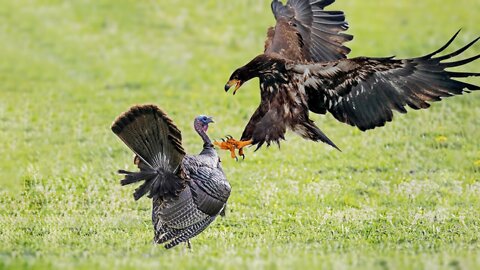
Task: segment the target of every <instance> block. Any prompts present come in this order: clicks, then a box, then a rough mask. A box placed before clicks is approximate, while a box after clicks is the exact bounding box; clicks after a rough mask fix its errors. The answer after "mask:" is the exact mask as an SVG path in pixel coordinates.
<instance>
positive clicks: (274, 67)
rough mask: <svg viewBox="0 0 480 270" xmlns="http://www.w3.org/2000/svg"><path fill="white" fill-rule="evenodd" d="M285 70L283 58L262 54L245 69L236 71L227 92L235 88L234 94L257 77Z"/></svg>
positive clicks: (227, 86) (231, 77) (229, 82)
mask: <svg viewBox="0 0 480 270" xmlns="http://www.w3.org/2000/svg"><path fill="white" fill-rule="evenodd" d="M284 69H285V60H284V59H281V58H276V57H272V56H271V55H266V54H261V55H259V56H257V57H255V58H253V60H252V61H250V62H248V63H247V64H246V65H244V66H243V67H240V68H238V69H237V70H235V71H234V72H233V73H232V75H231V76H230V79H229V80H228V82H227V84H226V85H225V92H227V91H228V90H229V89H230V88H232V87H233V86H235V90H234V91H233V94H234V95H235V93H236V92H237V90H238V88H240V87H241V86H242V85H243V84H244V83H245V82H247V81H249V80H250V79H253V78H255V77H261V76H267V75H268V74H272V73H276V72H280V71H281V70H284Z"/></svg>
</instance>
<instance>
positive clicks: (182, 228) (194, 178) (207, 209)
mask: <svg viewBox="0 0 480 270" xmlns="http://www.w3.org/2000/svg"><path fill="white" fill-rule="evenodd" d="M211 122H213V120H212V119H211V118H209V117H206V116H199V117H197V118H196V119H195V122H194V127H195V130H196V131H197V133H198V134H199V135H200V137H201V138H202V140H203V150H202V152H201V153H200V154H199V155H187V154H186V153H185V151H184V150H183V147H182V144H181V142H182V137H181V132H180V131H179V130H178V128H177V127H176V126H175V125H174V124H173V121H172V120H171V119H170V118H168V116H167V115H166V114H165V113H164V112H163V111H162V110H160V109H159V108H158V107H156V106H154V105H144V106H134V107H132V108H131V109H130V110H129V111H128V112H126V113H124V114H122V115H121V116H120V117H118V119H117V120H116V121H115V122H114V124H113V126H112V130H113V132H114V133H115V134H117V136H118V137H119V138H120V139H121V140H122V141H123V142H124V143H125V144H126V145H127V146H128V147H129V148H130V149H131V150H132V151H133V152H134V153H135V154H136V157H135V160H134V163H135V164H136V165H137V166H138V168H139V169H140V171H139V172H128V171H124V170H120V171H119V172H120V173H122V174H124V175H125V179H123V180H122V181H121V183H122V185H129V184H133V183H137V182H140V181H145V182H144V183H143V184H142V185H140V186H139V187H138V188H137V189H136V190H135V193H134V197H135V199H136V200H138V199H140V198H141V197H142V196H144V195H148V197H150V198H152V200H153V209H152V222H153V227H154V230H155V237H154V241H155V243H157V244H161V243H167V242H168V243H167V244H166V245H165V247H166V248H171V247H174V246H176V245H178V244H179V243H182V242H187V243H188V244H189V242H188V241H189V239H190V238H192V237H194V236H196V235H198V234H199V233H201V232H202V231H203V230H204V229H205V228H207V227H208V225H209V224H210V223H211V222H212V221H213V220H215V218H216V217H217V216H218V215H219V214H220V213H222V211H223V210H224V208H225V206H226V203H227V200H228V197H229V196H230V184H229V183H228V181H227V179H226V177H225V173H224V172H223V170H222V167H221V164H220V159H219V158H218V155H217V152H216V151H215V149H214V148H213V145H212V143H211V141H210V139H209V138H208V136H207V134H206V131H207V129H208V124H209V123H211Z"/></svg>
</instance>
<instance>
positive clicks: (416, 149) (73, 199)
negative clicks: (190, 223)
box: [0, 0, 480, 269]
mask: <svg viewBox="0 0 480 270" xmlns="http://www.w3.org/2000/svg"><path fill="white" fill-rule="evenodd" d="M0 2H1V3H0V6H1V8H0V156H1V157H2V158H1V163H0V164H1V165H0V181H1V182H0V243H1V244H0V269H3V268H6V269H7V268H8V269H12V268H17V269H24V268H37V269H41V268H59V269H69V268H84V269H91V268H99V269H104V268H114V269H124V268H143V269H152V268H158V269H160V268H161V269H181V268H188V269H214V268H218V269H246V268H250V269H276V268H279V269H292V268H299V269H301V268H306V267H309V268H311V267H316V268H333V269H422V268H423V269H475V268H478V267H480V242H479V241H480V239H479V238H480V212H479V209H480V148H479V145H480V136H479V135H480V117H479V116H480V93H473V94H470V95H468V96H462V97H455V98H449V99H448V100H446V101H444V102H440V103H437V104H434V105H433V106H432V108H431V109H429V110H427V111H410V113H409V114H407V115H398V114H397V115H396V116H395V121H394V122H393V123H389V124H388V125H387V126H386V127H384V128H380V129H376V130H373V131H369V132H366V133H362V132H359V131H358V130H356V129H354V128H352V127H349V126H347V125H344V124H342V123H339V122H337V121H336V120H334V119H333V118H332V117H331V116H320V117H319V116H313V115H312V118H313V119H315V120H316V121H317V124H318V125H319V126H321V127H322V129H323V131H324V132H325V133H326V134H328V135H329V137H330V138H332V139H333V140H334V141H335V143H336V144H337V145H339V147H341V148H342V150H343V152H341V153H340V152H337V151H334V150H332V149H331V148H330V147H328V146H326V145H324V144H316V143H313V142H308V141H304V140H302V139H300V138H299V137H297V136H296V135H294V134H288V135H287V141H286V142H284V143H283V144H282V149H281V150H278V149H277V148H276V147H272V148H269V149H262V150H261V151H258V152H256V153H253V151H252V150H251V149H249V150H248V151H247V159H246V160H245V161H243V162H238V163H237V162H234V161H233V160H230V159H229V157H228V153H226V152H225V153H223V152H222V153H221V155H222V158H223V161H224V162H223V165H224V168H225V171H226V173H227V175H228V178H229V180H230V182H231V185H232V187H233V192H232V196H231V198H230V202H229V209H228V210H229V211H228V213H227V217H226V218H221V219H218V220H217V221H216V222H215V223H214V224H213V225H212V226H211V227H210V228H209V229H207V230H206V231H205V232H204V233H203V234H201V235H200V236H198V237H197V238H195V239H194V240H193V242H192V244H193V247H194V249H193V251H191V252H189V251H186V250H185V248H184V247H183V246H180V247H178V248H176V249H174V250H169V251H166V250H164V249H163V248H161V247H159V246H154V245H152V244H151V240H152V234H153V232H152V228H151V223H150V218H149V216H150V202H149V201H148V200H146V199H143V200H141V201H139V202H134V201H133V198H132V195H131V193H132V191H133V188H131V187H120V185H119V183H118V180H119V176H117V175H116V174H115V171H116V170H117V169H119V168H130V169H132V168H133V166H132V164H131V160H132V154H131V153H130V152H129V151H128V150H127V149H126V147H125V146H124V145H122V143H121V142H120V141H119V140H118V139H117V138H116V137H115V136H114V135H113V133H111V131H110V129H109V128H110V124H111V122H112V121H113V120H114V118H115V117H116V116H117V115H118V114H120V113H121V112H123V111H124V110H126V109H127V108H128V107H129V106H130V105H132V104H136V103H147V102H148V103H156V104H158V105H160V106H161V107H163V108H164V109H165V110H166V111H168V112H169V114H170V115H171V117H172V118H173V119H174V120H175V122H176V123H177V125H178V126H179V128H180V129H181V130H182V131H183V135H184V146H185V148H186V149H187V150H188V152H190V153H196V152H198V151H200V149H201V146H202V145H201V143H200V140H199V138H198V136H197V135H196V134H195V133H194V131H193V129H192V127H191V125H192V120H193V118H194V117H195V116H196V115H198V114H209V115H212V116H214V117H215V120H216V122H217V124H215V126H214V128H213V129H212V130H211V132H210V134H211V136H212V137H215V138H219V137H222V136H224V135H226V134H232V135H235V136H236V137H238V136H239V135H240V133H241V131H242V128H243V127H244V125H245V124H246V122H247V121H248V118H249V116H250V115H251V113H252V112H253V111H254V110H255V108H256V106H257V104H258V101H259V90H258V84H257V82H256V81H252V82H250V83H248V84H246V85H245V86H244V87H242V89H241V90H240V91H239V92H238V94H237V95H236V96H235V97H232V96H231V95H227V94H225V93H223V85H224V84H225V82H226V80H227V79H228V76H229V75H230V73H231V72H232V71H233V70H234V69H235V68H237V67H239V66H241V65H243V64H244V63H246V62H247V61H249V60H250V59H251V58H253V57H254V56H255V55H256V54H259V53H260V52H261V50H262V47H263V40H264V37H265V32H266V28H267V26H269V25H272V24H273V23H274V20H273V17H272V15H271V13H270V9H269V4H270V3H269V2H270V1H269V0H262V1H258V0H242V1H214V0H206V1H180V0H168V1H167V0H162V1H153V0H152V1H134V0H130V1H127V0H124V1H113V0H111V1H106V0H84V1H57V0H44V1H40V0H37V1H35V0H32V1H0ZM334 7H335V8H336V9H342V10H344V11H345V12H346V13H347V15H348V19H349V22H350V25H351V29H350V31H349V33H351V34H354V35H355V40H354V41H353V42H351V43H349V46H350V47H351V48H352V49H353V52H352V56H359V55H369V56H387V55H393V54H395V55H397V56H398V57H412V56H419V55H423V54H426V53H428V52H430V51H433V50H435V49H437V48H438V47H440V46H441V45H443V44H444V43H445V42H446V41H447V40H448V39H449V38H450V37H451V35H453V33H454V32H455V31H456V30H457V29H458V28H460V27H462V28H463V32H462V33H461V35H460V37H459V39H458V41H457V42H456V43H455V44H454V46H455V47H456V48H458V47H460V46H461V45H463V44H466V43H467V42H468V41H470V40H472V39H474V38H475V37H477V36H478V35H479V30H480V29H479V27H478V25H480V19H479V17H478V10H480V2H479V1H471V0H458V1H442V2H441V3H439V2H438V1H436V0H423V1H414V0H408V1H393V0H388V1H373V0H372V1H355V0H338V1H337V3H336V4H335V6H334ZM479 52H480V46H479V45H476V46H474V47H473V48H472V49H471V50H470V51H468V52H467V53H466V54H465V55H466V56H473V55H475V54H478V53H479ZM464 70H469V71H475V72H479V70H480V62H479V61H477V62H476V63H473V64H470V65H469V66H468V67H465V68H464ZM471 82H474V83H476V84H479V83H480V82H479V81H478V80H471Z"/></svg>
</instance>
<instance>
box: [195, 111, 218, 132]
mask: <svg viewBox="0 0 480 270" xmlns="http://www.w3.org/2000/svg"><path fill="white" fill-rule="evenodd" d="M210 123H214V121H213V119H212V117H211V116H206V115H199V116H197V118H195V121H194V122H193V126H194V127H195V130H196V131H203V132H207V130H208V124H210Z"/></svg>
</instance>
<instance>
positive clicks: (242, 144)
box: [236, 140, 253, 159]
mask: <svg viewBox="0 0 480 270" xmlns="http://www.w3.org/2000/svg"><path fill="white" fill-rule="evenodd" d="M252 142H253V141H252V140H248V141H237V145H236V147H237V149H238V155H239V156H241V157H242V158H243V159H245V154H244V153H243V148H244V147H245V146H248V145H251V144H252Z"/></svg>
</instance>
